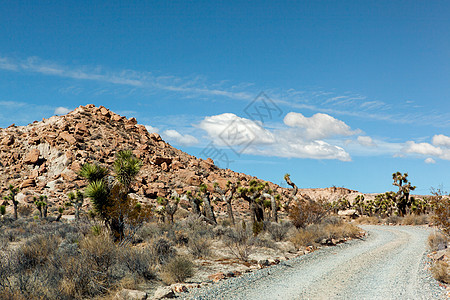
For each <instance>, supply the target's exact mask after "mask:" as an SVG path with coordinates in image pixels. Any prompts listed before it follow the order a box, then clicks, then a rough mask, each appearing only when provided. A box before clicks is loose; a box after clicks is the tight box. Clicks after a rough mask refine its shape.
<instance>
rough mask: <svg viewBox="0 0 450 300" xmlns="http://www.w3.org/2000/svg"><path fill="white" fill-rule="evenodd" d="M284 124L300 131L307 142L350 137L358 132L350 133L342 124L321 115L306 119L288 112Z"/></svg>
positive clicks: (345, 125) (349, 129)
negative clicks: (341, 136)
mask: <svg viewBox="0 0 450 300" xmlns="http://www.w3.org/2000/svg"><path fill="white" fill-rule="evenodd" d="M284 123H285V124H286V125H288V126H290V127H295V128H299V129H301V130H302V131H303V137H304V138H306V139H309V140H316V139H325V138H330V137H333V136H336V135H343V136H350V135H353V134H356V133H358V132H360V131H359V130H355V131H352V130H351V128H350V127H349V126H348V125H347V124H345V123H344V122H342V121H340V120H338V119H335V118H333V117H332V116H330V115H327V114H322V113H317V114H315V115H313V116H312V117H309V118H308V117H305V116H303V115H302V114H301V113H296V112H290V113H288V114H287V115H286V116H285V117H284Z"/></svg>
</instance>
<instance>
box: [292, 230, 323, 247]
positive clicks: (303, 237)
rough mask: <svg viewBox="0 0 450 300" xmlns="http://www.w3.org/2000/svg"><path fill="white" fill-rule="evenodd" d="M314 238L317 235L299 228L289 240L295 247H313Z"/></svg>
mask: <svg viewBox="0 0 450 300" xmlns="http://www.w3.org/2000/svg"><path fill="white" fill-rule="evenodd" d="M316 238H317V235H316V234H315V233H314V232H312V231H310V230H306V229H304V228H299V229H298V232H297V233H296V234H295V235H294V236H293V237H292V238H291V241H292V243H293V244H294V245H295V247H297V248H300V247H307V246H314V245H315V243H316Z"/></svg>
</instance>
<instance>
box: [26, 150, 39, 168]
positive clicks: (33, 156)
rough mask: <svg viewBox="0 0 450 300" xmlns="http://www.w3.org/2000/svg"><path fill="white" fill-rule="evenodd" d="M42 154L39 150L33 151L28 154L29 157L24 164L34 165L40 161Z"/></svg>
mask: <svg viewBox="0 0 450 300" xmlns="http://www.w3.org/2000/svg"><path fill="white" fill-rule="evenodd" d="M40 154H41V152H40V151H39V149H31V151H30V152H28V154H27V156H25V158H24V159H23V163H24V164H30V165H34V164H36V163H37V162H38V161H39V155H40Z"/></svg>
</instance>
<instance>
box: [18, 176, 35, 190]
mask: <svg viewBox="0 0 450 300" xmlns="http://www.w3.org/2000/svg"><path fill="white" fill-rule="evenodd" d="M33 186H36V181H35V180H34V179H33V178H29V179H26V180H24V181H23V182H22V183H21V184H20V186H19V188H20V189H25V188H28V187H33Z"/></svg>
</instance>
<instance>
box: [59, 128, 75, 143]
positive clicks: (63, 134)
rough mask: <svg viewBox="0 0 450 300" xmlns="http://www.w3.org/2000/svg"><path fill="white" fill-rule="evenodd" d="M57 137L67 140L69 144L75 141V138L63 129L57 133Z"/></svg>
mask: <svg viewBox="0 0 450 300" xmlns="http://www.w3.org/2000/svg"><path fill="white" fill-rule="evenodd" d="M59 138H61V139H63V140H65V141H66V142H68V143H69V144H71V145H73V144H75V143H76V142H77V141H76V140H75V138H74V137H73V136H72V135H71V134H70V133H68V132H66V131H63V132H61V133H60V134H59Z"/></svg>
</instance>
